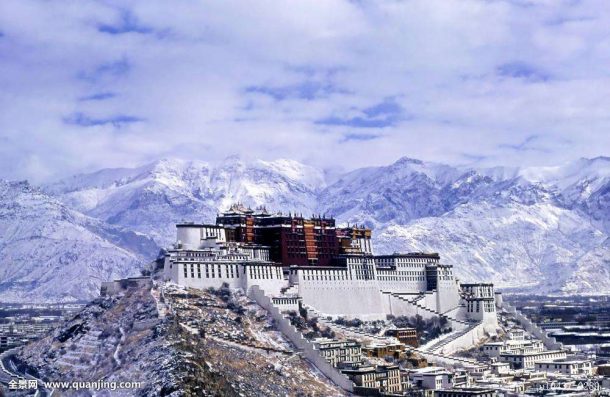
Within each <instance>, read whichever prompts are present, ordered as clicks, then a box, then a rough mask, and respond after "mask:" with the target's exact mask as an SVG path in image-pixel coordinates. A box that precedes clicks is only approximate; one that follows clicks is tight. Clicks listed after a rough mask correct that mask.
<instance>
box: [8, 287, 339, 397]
mask: <svg viewBox="0 0 610 397" xmlns="http://www.w3.org/2000/svg"><path fill="white" fill-rule="evenodd" d="M18 359H19V360H20V362H21V364H22V366H23V367H25V366H27V367H29V368H30V369H33V370H35V371H37V372H38V375H39V377H41V378H42V379H44V380H47V381H53V380H59V379H61V380H64V381H73V380H78V381H85V382H86V381H95V380H98V379H104V380H106V381H116V382H125V381H130V382H141V384H140V385H139V387H138V388H136V389H129V390H117V391H114V392H113V393H114V394H113V395H125V396H134V395H135V396H152V395H154V396H207V395H209V396H212V395H222V396H246V395H247V396H285V395H310V396H337V395H343V392H342V391H341V390H340V389H338V388H337V387H336V386H334V385H333V384H331V383H329V382H328V381H327V380H326V379H325V378H323V377H321V375H319V374H318V372H317V371H316V370H315V369H314V368H313V367H311V366H310V364H308V363H307V362H306V361H303V360H302V359H301V358H300V357H299V356H298V354H297V352H295V351H294V349H293V348H292V346H291V345H290V344H289V343H288V342H287V341H286V340H284V339H283V337H282V336H281V334H280V333H279V332H278V331H276V330H275V329H274V327H273V325H272V322H271V320H270V319H269V318H268V317H267V313H266V312H265V311H264V310H262V309H261V308H260V307H259V306H257V305H256V304H254V303H253V302H251V301H249V300H248V299H247V298H246V297H244V296H241V295H233V294H232V293H231V292H230V291H228V290H220V291H212V292H209V291H195V290H186V289H181V288H177V287H173V286H171V285H170V286H166V287H163V291H161V289H159V288H157V287H153V288H150V287H143V286H140V287H129V288H127V289H125V290H124V292H123V293H122V294H121V295H119V296H114V297H105V298H100V299H98V300H96V301H94V302H92V303H91V304H90V305H88V306H87V307H86V308H85V309H84V310H83V311H82V312H81V313H80V314H78V315H77V316H75V317H74V318H73V319H72V320H70V321H69V322H67V323H66V324H65V325H63V326H62V327H61V328H60V329H57V330H55V331H54V332H53V333H52V334H50V335H48V336H47V337H45V338H44V339H42V340H40V341H37V342H35V343H33V344H30V345H28V346H26V347H24V348H22V349H21V351H20V352H19V354H18ZM58 391H60V392H62V394H61V395H62V396H64V395H66V396H70V395H73V394H70V393H69V392H66V391H65V390H58ZM121 393H122V394H121Z"/></svg>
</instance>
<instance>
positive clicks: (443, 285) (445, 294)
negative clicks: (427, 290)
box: [436, 265, 461, 313]
mask: <svg viewBox="0 0 610 397" xmlns="http://www.w3.org/2000/svg"><path fill="white" fill-rule="evenodd" d="M436 289H437V311H438V312H440V313H446V312H448V311H450V310H453V309H455V308H456V307H458V306H459V305H460V300H461V297H460V292H459V286H458V283H457V282H456V280H455V278H454V275H453V266H444V265H439V266H438V275H437V287H436Z"/></svg>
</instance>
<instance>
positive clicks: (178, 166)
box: [46, 157, 324, 246]
mask: <svg viewBox="0 0 610 397" xmlns="http://www.w3.org/2000/svg"><path fill="white" fill-rule="evenodd" d="M322 187H324V177H323V173H322V172H321V171H319V170H317V169H314V168H312V167H309V166H306V165H303V164H300V163H298V162H296V161H291V160H276V161H261V160H259V161H255V162H252V163H246V162H244V161H242V160H240V159H239V158H237V157H230V158H227V159H226V160H225V161H224V162H222V163H221V164H219V165H216V166H212V165H210V164H208V163H205V162H201V161H184V160H176V159H165V160H160V161H157V162H154V163H151V164H148V165H146V166H144V167H140V168H137V169H134V170H131V171H130V170H125V169H117V170H103V171H100V172H98V173H95V174H88V175H78V176H76V177H73V178H69V179H67V180H64V181H61V182H59V183H56V184H53V185H50V186H48V187H47V188H46V189H47V191H48V192H51V193H53V194H56V195H58V197H60V199H61V200H62V201H63V202H64V203H66V204H67V205H69V206H73V207H75V208H77V209H79V210H81V211H83V212H84V213H86V214H87V215H90V216H94V217H97V218H99V219H102V220H104V221H106V222H108V223H111V224H115V225H121V226H123V227H127V228H129V229H132V230H137V231H140V232H143V233H147V234H148V235H150V236H152V237H153V238H154V239H155V241H157V242H158V243H159V244H160V245H163V246H167V245H169V244H170V243H172V242H173V241H174V238H175V228H174V225H175V224H176V223H177V222H180V221H184V220H196V221H204V222H213V220H214V219H215V217H216V214H217V212H218V211H219V210H223V209H226V208H228V207H229V206H230V204H232V203H234V202H238V201H239V202H242V203H243V204H245V205H249V206H252V207H256V206H260V205H266V206H267V207H268V208H270V209H286V210H288V209H290V210H291V211H297V212H303V213H305V214H310V213H311V212H312V210H313V209H314V208H315V207H316V198H317V191H318V189H320V188H322Z"/></svg>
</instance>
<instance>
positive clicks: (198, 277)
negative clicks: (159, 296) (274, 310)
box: [170, 261, 246, 291]
mask: <svg viewBox="0 0 610 397" xmlns="http://www.w3.org/2000/svg"><path fill="white" fill-rule="evenodd" d="M171 274H172V275H171V277H170V279H171V280H172V281H174V282H175V283H177V284H180V285H184V286H186V287H192V288H199V289H207V288H210V287H213V288H219V287H220V286H222V284H223V283H227V284H228V285H229V287H230V288H233V289H238V288H241V289H243V290H244V291H246V286H245V284H244V280H245V274H244V269H243V266H240V265H239V264H236V263H218V262H215V263H195V262H178V261H176V262H174V263H173V264H172V269H171Z"/></svg>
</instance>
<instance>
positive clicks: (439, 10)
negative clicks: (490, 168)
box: [0, 0, 610, 181]
mask: <svg viewBox="0 0 610 397" xmlns="http://www.w3.org/2000/svg"><path fill="white" fill-rule="evenodd" d="M607 8H608V7H607V6H606V4H605V2H604V1H579V2H575V1H548V2H533V3H528V2H518V1H482V0H481V1H478V0H477V1H475V0H465V1H460V2H447V1H441V0H419V1H418V0H410V1H402V2H398V1H386V2H357V1H352V2H350V1H323V2H304V1H295V2H270V1H259V2H250V1H247V2H242V1H228V2H197V3H194V2H190V1H175V2H171V3H167V2H161V1H156V0H146V1H129V2H122V1H121V2H119V1H117V2H112V1H104V2H94V1H90V2H83V1H56V2H48V1H33V0H19V1H5V2H2V4H1V5H0V109H1V112H0V169H1V171H0V177H5V178H31V179H34V180H36V181H40V180H44V179H48V178H53V177H57V176H62V175H65V174H67V173H72V172H79V171H85V170H92V169H97V168H100V167H109V166H132V165H136V164H141V163H143V162H146V161H150V160H152V159H155V158H158V157H161V156H183V157H194V158H202V159H206V160H212V161H213V160H217V159H221V158H224V157H225V156H227V155H229V154H233V153H239V154H242V155H247V156H252V157H261V158H276V157H291V158H295V159H298V160H302V161H306V162H310V163H313V164H316V165H320V166H335V165H337V164H343V165H344V166H346V167H348V168H351V167H356V166H364V165H370V164H384V163H387V162H389V161H391V160H394V159H396V158H398V157H401V156H403V155H408V156H411V157H418V158H423V159H427V160H434V161H444V162H449V163H468V162H471V161H475V160H476V161H479V162H482V163H484V164H487V165H491V164H513V165H516V164H553V163H557V162H562V161H567V160H569V159H573V158H574V157H578V156H588V157H591V156H596V155H601V154H608V153H604V149H606V152H607V148H608V147H610V138H609V136H610V134H607V133H606V131H607V130H608V127H609V124H610V121H609V120H608V117H607V111H606V106H607V105H606V103H605V102H606V98H608V94H610V83H609V80H608V77H607V71H606V67H607V65H608V61H609V60H610V59H609V58H610V52H609V51H608V49H609V48H610V36H609V34H608V32H607V26H609V25H610V15H609V14H610V10H608V9H607ZM388 104H390V105H388ZM386 105H387V106H386ZM384 106H386V107H384Z"/></svg>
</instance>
